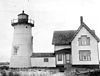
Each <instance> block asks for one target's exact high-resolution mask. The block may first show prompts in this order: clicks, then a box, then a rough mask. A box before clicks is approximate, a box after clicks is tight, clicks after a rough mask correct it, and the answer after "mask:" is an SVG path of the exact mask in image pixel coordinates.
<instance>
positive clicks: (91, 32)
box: [72, 22, 100, 42]
mask: <svg viewBox="0 0 100 76" xmlns="http://www.w3.org/2000/svg"><path fill="white" fill-rule="evenodd" d="M82 27H84V28H85V29H87V30H88V32H89V33H90V34H91V35H92V36H93V37H94V38H95V39H96V40H97V42H99V41H100V39H99V38H98V37H97V36H96V34H95V32H94V30H91V29H90V28H89V27H88V26H87V25H86V24H85V23H84V22H82V23H81V25H80V27H79V28H78V30H77V31H76V33H75V34H74V36H73V38H72V40H73V39H74V38H75V36H76V35H77V34H78V32H79V31H80V30H81V28H82Z"/></svg>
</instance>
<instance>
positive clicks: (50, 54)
mask: <svg viewBox="0 0 100 76" xmlns="http://www.w3.org/2000/svg"><path fill="white" fill-rule="evenodd" d="M54 56H55V55H54V53H32V56H31V57H54Z"/></svg>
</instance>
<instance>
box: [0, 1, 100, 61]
mask: <svg viewBox="0 0 100 76" xmlns="http://www.w3.org/2000/svg"><path fill="white" fill-rule="evenodd" d="M22 10H24V11H25V13H27V14H28V15H29V17H30V18H31V19H33V20H34V24H35V26H34V27H33V28H32V35H33V52H53V51H54V46H53V45H52V38H53V32H54V31H58V30H77V29H78V27H79V26H80V16H83V21H84V22H85V23H86V24H87V26H88V27H90V29H94V30H95V32H96V35H97V36H98V37H99V38H100V28H99V27H100V0H0V62H5V61H10V56H11V48H12V41H13V31H14V29H13V27H12V26H11V20H12V19H17V15H18V14H19V13H21V12H22ZM99 49H100V44H99Z"/></svg>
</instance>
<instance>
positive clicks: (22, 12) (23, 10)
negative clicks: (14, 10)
mask: <svg viewBox="0 0 100 76" xmlns="http://www.w3.org/2000/svg"><path fill="white" fill-rule="evenodd" d="M20 15H26V16H28V14H26V13H24V10H23V11H22V13H20V14H18V16H20Z"/></svg>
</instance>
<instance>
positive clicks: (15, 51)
mask: <svg viewBox="0 0 100 76" xmlns="http://www.w3.org/2000/svg"><path fill="white" fill-rule="evenodd" d="M13 48H14V55H17V51H18V48H19V47H18V46H14V47H13Z"/></svg>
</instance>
